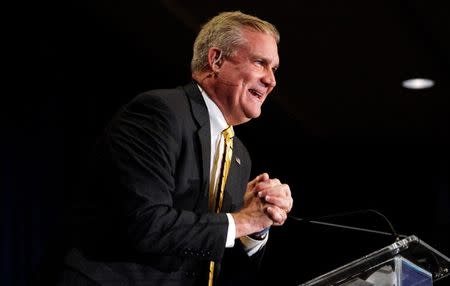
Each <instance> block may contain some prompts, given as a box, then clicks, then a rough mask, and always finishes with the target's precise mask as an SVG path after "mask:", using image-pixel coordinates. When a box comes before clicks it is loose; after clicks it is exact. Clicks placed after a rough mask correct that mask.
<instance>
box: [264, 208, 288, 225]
mask: <svg viewBox="0 0 450 286" xmlns="http://www.w3.org/2000/svg"><path fill="white" fill-rule="evenodd" d="M267 213H268V215H269V217H270V219H272V221H273V222H274V224H276V225H282V224H283V223H284V222H285V221H286V219H287V214H286V212H285V211H283V210H282V209H280V208H278V207H276V206H269V207H267Z"/></svg>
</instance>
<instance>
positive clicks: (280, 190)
mask: <svg viewBox="0 0 450 286" xmlns="http://www.w3.org/2000/svg"><path fill="white" fill-rule="evenodd" d="M263 184H264V183H260V184H258V185H257V186H256V187H255V191H257V192H258V196H259V197H261V198H262V197H265V196H274V197H280V198H289V197H291V191H290V189H289V186H288V185H287V184H280V185H276V186H270V187H269V186H267V185H263Z"/></svg>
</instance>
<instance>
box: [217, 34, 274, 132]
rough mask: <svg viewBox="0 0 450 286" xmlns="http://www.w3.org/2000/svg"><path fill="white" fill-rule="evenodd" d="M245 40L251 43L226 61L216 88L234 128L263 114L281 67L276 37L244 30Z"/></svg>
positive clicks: (221, 106) (224, 112) (243, 46)
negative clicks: (262, 108) (277, 72)
mask: <svg viewBox="0 0 450 286" xmlns="http://www.w3.org/2000/svg"><path fill="white" fill-rule="evenodd" d="M243 36H244V38H245V39H247V43H246V44H244V45H242V46H241V47H239V48H237V50H236V53H235V54H234V55H233V56H232V57H224V59H223V63H222V65H221V66H220V67H219V70H218V76H217V81H216V85H215V87H214V89H215V91H216V92H215V94H216V95H217V100H218V101H219V102H218V105H219V108H220V109H221V110H222V113H223V114H224V116H225V118H226V120H227V122H228V123H229V124H231V125H237V124H241V123H244V122H247V121H249V120H250V119H252V118H256V117H258V116H259V115H260V114H261V105H262V104H263V102H264V100H265V99H266V97H267V95H268V94H269V93H270V92H271V91H272V89H273V88H274V87H275V85H276V81H275V74H274V73H275V71H276V69H277V68H278V64H279V58H278V49H277V43H276V41H275V39H274V38H273V37H272V36H270V35H268V34H264V33H261V32H256V31H253V30H250V29H244V30H243Z"/></svg>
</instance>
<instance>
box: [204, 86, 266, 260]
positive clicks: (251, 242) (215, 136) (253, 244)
mask: <svg viewBox="0 0 450 286" xmlns="http://www.w3.org/2000/svg"><path fill="white" fill-rule="evenodd" d="M197 86H198V88H199V89H200V92H201V93H202V96H203V99H204V100H205V103H206V107H207V109H208V113H209V122H210V125H211V156H210V157H211V162H210V177H212V176H214V175H216V174H212V168H213V164H214V158H215V154H216V150H217V148H218V145H219V142H220V137H221V133H222V131H223V130H224V129H226V128H227V127H228V123H227V121H226V120H225V117H224V116H223V114H222V112H221V111H220V109H219V107H218V106H217V105H216V104H215V103H214V101H212V100H211V98H210V97H209V96H208V95H207V94H206V92H205V91H204V90H203V89H202V88H201V87H200V86H199V85H197ZM219 163H220V162H219ZM226 215H227V218H228V232H227V240H226V244H225V247H227V248H231V247H233V246H234V240H235V239H236V224H235V222H234V219H233V216H232V215H231V214H229V213H227V214H226ZM268 238H269V236H268V235H266V237H265V238H264V239H263V240H256V239H252V238H251V237H249V236H244V237H241V238H240V240H241V243H242V244H243V246H244V249H245V251H246V252H247V254H248V256H252V255H253V254H255V253H256V252H257V251H258V250H259V249H261V248H262V247H263V246H264V245H265V244H266V242H267V240H268Z"/></svg>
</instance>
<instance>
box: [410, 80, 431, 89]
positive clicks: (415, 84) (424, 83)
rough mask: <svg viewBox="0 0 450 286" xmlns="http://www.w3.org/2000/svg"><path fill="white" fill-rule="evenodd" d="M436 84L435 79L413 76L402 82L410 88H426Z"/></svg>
mask: <svg viewBox="0 0 450 286" xmlns="http://www.w3.org/2000/svg"><path fill="white" fill-rule="evenodd" d="M433 85H434V81H432V80H431V79H428V78H412V79H408V80H405V81H403V82H402V86H403V87H404V88H408V89H425V88H430V87H432V86H433Z"/></svg>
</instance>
